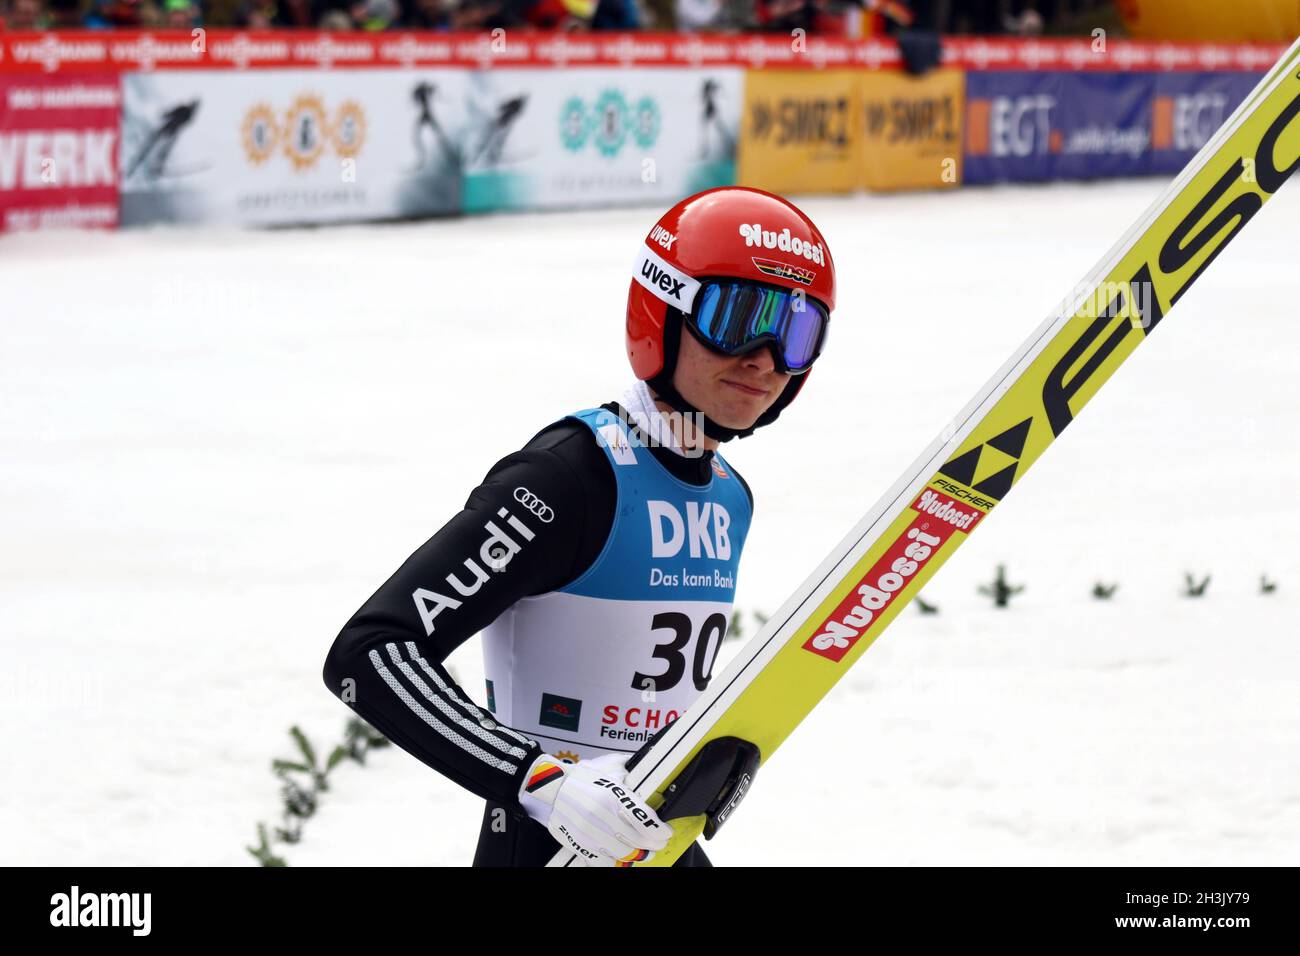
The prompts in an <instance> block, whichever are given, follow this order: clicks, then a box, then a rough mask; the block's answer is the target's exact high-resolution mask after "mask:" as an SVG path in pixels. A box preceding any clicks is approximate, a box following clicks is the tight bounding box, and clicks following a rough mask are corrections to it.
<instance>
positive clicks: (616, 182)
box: [464, 67, 742, 212]
mask: <svg viewBox="0 0 1300 956" xmlns="http://www.w3.org/2000/svg"><path fill="white" fill-rule="evenodd" d="M741 77H742V72H741V71H740V70H738V69H733V68H725V67H724V68H721V69H716V70H689V69H653V68H651V69H639V70H609V69H572V70H480V71H475V72H474V73H472V74H470V76H469V78H468V82H469V96H468V101H467V103H466V112H467V126H466V131H465V140H464V150H465V210H466V211H467V212H481V211H490V210H497V209H557V208H584V207H588V208H590V207H597V206H608V205H616V204H623V203H663V202H672V201H676V200H677V199H680V198H681V197H682V196H685V195H689V194H690V193H693V192H697V191H699V190H701V189H707V188H709V187H711V186H722V185H727V184H730V183H732V182H734V181H735V175H736V136H737V127H738V125H739V113H740V96H741Z"/></svg>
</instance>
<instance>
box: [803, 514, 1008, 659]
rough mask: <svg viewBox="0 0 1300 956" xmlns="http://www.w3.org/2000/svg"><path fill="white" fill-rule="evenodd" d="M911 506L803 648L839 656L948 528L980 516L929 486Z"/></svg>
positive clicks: (963, 527) (970, 524)
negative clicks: (903, 523) (906, 520)
mask: <svg viewBox="0 0 1300 956" xmlns="http://www.w3.org/2000/svg"><path fill="white" fill-rule="evenodd" d="M911 507H912V510H913V511H916V512H918V514H917V517H916V518H915V519H913V521H912V523H911V525H909V526H908V528H907V530H906V531H904V532H903V533H902V534H901V535H899V537H898V540H896V541H895V542H894V543H893V544H892V545H890V547H889V550H887V551H886V552H885V553H884V554H882V555H881V556H880V559H879V560H878V561H876V563H875V564H873V565H872V566H871V569H870V570H869V571H867V573H866V574H864V575H862V577H861V578H859V579H858V584H857V587H856V588H855V589H854V590H851V591H850V592H849V593H848V594H847V595H845V597H844V599H843V600H842V601H840V603H839V604H838V605H836V607H835V609H834V610H833V611H831V613H830V614H829V615H828V616H827V617H826V620H824V621H822V623H821V624H820V625H819V626H818V628H817V629H816V630H815V631H814V632H813V636H812V637H810V638H808V640H807V641H806V642H804V645H803V647H804V650H808V651H812V652H813V653H814V654H817V655H820V656H821V657H825V658H828V659H829V660H832V661H836V662H839V661H841V660H843V659H844V656H845V655H846V654H848V652H849V651H850V650H851V649H852V648H853V645H854V644H856V643H857V642H858V641H859V640H860V639H861V638H862V636H863V635H864V634H866V632H867V631H868V630H869V629H870V628H871V625H872V624H873V623H874V622H875V621H878V620H879V619H880V617H881V615H882V613H883V612H884V611H885V609H886V608H888V607H889V605H890V604H891V603H892V602H893V600H894V595H895V594H898V593H899V592H900V591H902V590H903V588H905V587H906V586H907V582H908V581H910V580H911V579H912V578H913V577H915V576H916V574H917V572H918V571H920V570H921V569H922V568H923V567H925V565H926V562H928V561H929V560H930V557H931V555H933V554H934V553H935V551H937V550H939V548H940V547H942V546H943V543H944V542H945V541H947V540H948V539H949V538H950V537H952V534H953V532H954V531H962V532H969V531H970V530H971V529H973V528H974V527H975V525H976V524H978V523H979V520H980V518H982V517H984V514H983V512H981V511H976V510H973V509H970V508H965V507H963V506H962V505H961V504H960V503H959V502H958V501H956V500H955V499H953V498H952V497H950V496H948V495H941V494H939V493H937V492H935V491H933V490H932V489H930V488H926V489H925V490H924V491H922V492H921V494H919V495H918V496H917V497H916V499H915V500H914V501H913V502H912V505H911Z"/></svg>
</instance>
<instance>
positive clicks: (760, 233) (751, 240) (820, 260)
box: [740, 222, 826, 266]
mask: <svg viewBox="0 0 1300 956" xmlns="http://www.w3.org/2000/svg"><path fill="white" fill-rule="evenodd" d="M740 234H741V236H743V237H744V239H745V245H746V246H758V247H760V248H763V249H780V250H781V251H782V252H788V253H790V254H792V255H796V256H803V257H804V258H805V259H807V260H809V261H810V262H815V263H817V264H818V265H819V266H824V265H826V250H825V249H824V248H822V244H821V243H820V242H815V243H814V242H809V241H808V240H806V239H800V238H799V237H798V236H791V235H790V230H789V229H782V230H781V231H780V232H775V231H773V230H771V229H764V228H763V226H762V224H761V223H757V222H754V223H749V222H745V223H741V224H740Z"/></svg>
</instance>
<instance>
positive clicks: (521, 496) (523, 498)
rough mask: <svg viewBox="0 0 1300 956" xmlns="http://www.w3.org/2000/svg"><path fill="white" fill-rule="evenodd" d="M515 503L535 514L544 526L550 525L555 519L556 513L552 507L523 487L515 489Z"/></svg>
mask: <svg viewBox="0 0 1300 956" xmlns="http://www.w3.org/2000/svg"><path fill="white" fill-rule="evenodd" d="M515 501H517V502H519V503H520V504H521V505H523V506H524V507H525V508H527V509H528V510H529V511H531V512H532V513H533V514H535V515H536V516H537V520H538V521H540V522H542V524H550V523H551V522H552V521H553V520H554V519H555V512H554V511H552V510H551V506H550V505H548V504H547V503H546V502H545V501H543V500H542V499H541V498H539V497H537V496H536V495H535V494H533V493H532V492H531V491H529V490H528V489H527V488H525V487H524V486H523V485H520V486H519V487H518V488H516V489H515Z"/></svg>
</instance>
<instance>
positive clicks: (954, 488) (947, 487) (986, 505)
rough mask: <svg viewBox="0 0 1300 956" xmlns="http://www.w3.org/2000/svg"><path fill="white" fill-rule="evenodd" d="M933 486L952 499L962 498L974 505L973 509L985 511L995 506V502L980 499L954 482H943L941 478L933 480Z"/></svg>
mask: <svg viewBox="0 0 1300 956" xmlns="http://www.w3.org/2000/svg"><path fill="white" fill-rule="evenodd" d="M934 484H936V485H938V486H939V487H940V488H942V489H943V490H944V491H946V492H948V494H950V495H952V496H953V497H954V498H964V499H965V500H967V501H969V502H970V503H971V504H973V505H975V507H977V508H982V509H984V510H985V511H990V510H992V508H993V506H994V505H996V504H997V502H996V501H989V499H987V498H981V497H979V495H976V494H973V493H972V492H970V491H967V490H966V489H965V488H963V487H962V486H961V485H959V484H957V483H956V482H952V481H945V480H944V479H942V478H936V479H935V480H934Z"/></svg>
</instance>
